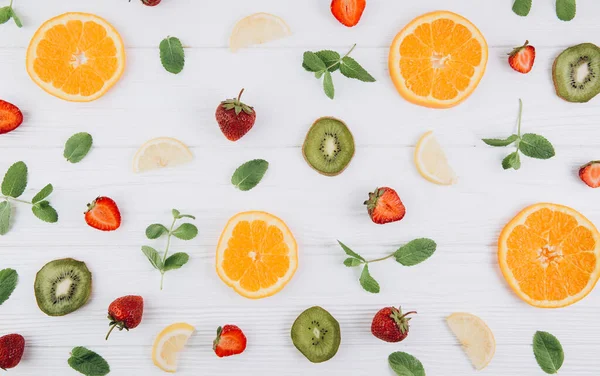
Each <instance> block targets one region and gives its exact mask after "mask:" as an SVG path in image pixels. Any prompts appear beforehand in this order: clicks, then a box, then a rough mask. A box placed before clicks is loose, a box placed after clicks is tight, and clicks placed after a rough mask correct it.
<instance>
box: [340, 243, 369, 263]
mask: <svg viewBox="0 0 600 376" xmlns="http://www.w3.org/2000/svg"><path fill="white" fill-rule="evenodd" d="M337 242H338V243H339V245H340V247H342V249H343V250H344V252H346V254H347V255H348V256H350V257H354V258H357V259H359V260H361V261H367V260H365V259H364V258H363V257H362V256H361V255H359V254H358V253H356V252H354V251H353V250H351V249H350V248H348V246H346V245H345V244H344V243H342V242H341V241H339V240H338V241H337Z"/></svg>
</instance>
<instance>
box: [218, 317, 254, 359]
mask: <svg viewBox="0 0 600 376" xmlns="http://www.w3.org/2000/svg"><path fill="white" fill-rule="evenodd" d="M247 342H248V340H247V339H246V335H245V334H244V332H243V331H242V329H240V328H239V327H237V326H236V325H225V326H223V327H220V326H219V328H218V329H217V338H215V340H214V341H213V350H214V352H215V354H216V355H217V356H218V357H219V358H223V357H226V356H232V355H238V354H241V353H243V352H244V350H246V343H247Z"/></svg>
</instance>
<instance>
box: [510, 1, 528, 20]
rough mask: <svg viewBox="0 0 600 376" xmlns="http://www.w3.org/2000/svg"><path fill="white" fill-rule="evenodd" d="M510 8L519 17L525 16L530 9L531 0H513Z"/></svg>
mask: <svg viewBox="0 0 600 376" xmlns="http://www.w3.org/2000/svg"><path fill="white" fill-rule="evenodd" d="M512 10H513V12H515V14H517V15H519V16H521V17H525V16H527V15H528V14H529V11H530V10H531V0H515V2H514V3H513V7H512Z"/></svg>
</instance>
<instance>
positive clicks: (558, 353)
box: [533, 331, 565, 374]
mask: <svg viewBox="0 0 600 376" xmlns="http://www.w3.org/2000/svg"><path fill="white" fill-rule="evenodd" d="M533 354H534V355H535V360H536V361H537V363H538V364H539V366H540V368H541V369H542V370H543V371H544V372H546V373H548V374H554V373H557V372H558V370H559V369H560V367H562V365H563V362H564V360H565V354H564V352H563V348H562V345H561V344H560V342H559V341H558V339H557V338H556V337H555V336H553V335H552V334H550V333H548V332H541V331H538V332H536V333H535V335H534V336H533Z"/></svg>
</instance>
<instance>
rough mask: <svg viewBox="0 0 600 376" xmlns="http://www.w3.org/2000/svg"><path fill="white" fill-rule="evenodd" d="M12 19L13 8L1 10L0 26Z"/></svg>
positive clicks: (6, 7) (7, 7)
mask: <svg viewBox="0 0 600 376" xmlns="http://www.w3.org/2000/svg"><path fill="white" fill-rule="evenodd" d="M11 17H12V8H11V7H10V6H5V7H2V8H0V25H1V24H3V23H6V22H8V20H10V18H11Z"/></svg>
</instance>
